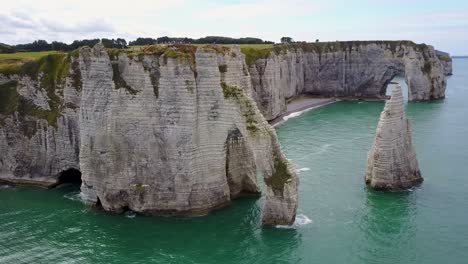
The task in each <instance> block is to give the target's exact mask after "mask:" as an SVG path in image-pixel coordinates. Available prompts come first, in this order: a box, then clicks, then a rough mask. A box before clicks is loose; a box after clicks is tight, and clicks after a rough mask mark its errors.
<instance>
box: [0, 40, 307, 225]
mask: <svg viewBox="0 0 468 264" xmlns="http://www.w3.org/2000/svg"><path fill="white" fill-rule="evenodd" d="M54 56H55V55H53V56H52V57H48V58H46V59H45V60H44V61H41V62H39V63H40V65H35V66H37V67H39V70H38V71H37V72H33V73H31V74H29V73H27V72H26V71H25V69H22V70H21V72H19V73H10V74H7V75H2V79H1V82H0V85H2V87H1V88H2V93H3V92H5V94H6V95H8V96H9V97H11V98H10V99H11V100H8V102H9V104H10V103H11V102H14V103H11V104H10V105H5V106H3V105H2V108H5V109H1V110H2V112H1V113H2V115H1V116H0V117H1V118H0V119H1V122H2V124H1V127H0V148H1V149H0V150H1V153H2V155H1V156H0V179H2V180H3V181H8V182H13V183H38V184H43V185H52V184H55V183H56V182H57V181H58V178H59V176H60V174H61V172H63V171H65V170H67V169H69V168H76V169H79V170H80V171H81V173H82V186H81V191H82V194H83V197H84V198H85V200H86V201H87V202H88V203H92V204H99V205H101V206H102V207H103V208H104V209H105V210H108V211H113V212H122V211H123V210H127V209H130V210H133V211H136V212H139V213H143V214H149V215H166V216H173V215H182V216H194V215H204V214H207V213H208V212H209V211H211V210H213V209H217V208H220V207H223V206H225V205H226V204H228V203H229V202H230V201H231V200H232V199H233V198H236V197H238V196H241V195H249V194H253V195H258V194H259V193H260V188H259V184H258V181H257V174H260V175H262V176H263V179H264V181H265V183H266V188H265V192H266V194H265V196H266V200H265V204H264V209H263V212H264V213H263V217H262V222H263V223H264V224H292V223H293V222H294V219H295V214H296V209H297V201H298V199H297V185H298V180H297V177H296V174H295V172H294V170H293V168H292V167H291V165H290V164H289V162H288V161H287V159H286V158H285V157H284V155H283V154H282V152H281V149H280V145H279V142H278V139H277V138H276V133H275V131H274V129H273V128H271V127H270V125H269V124H268V123H267V122H266V120H265V119H264V117H263V116H262V115H261V113H260V112H259V110H258V108H257V107H256V103H255V101H254V100H253V99H252V98H251V93H252V91H251V82H250V76H249V73H248V71H247V70H246V67H247V66H246V65H245V62H244V56H243V54H242V53H241V52H240V50H239V48H233V49H223V48H219V47H211V48H210V47H208V48H199V49H196V48H195V47H179V48H175V47H174V48H171V47H159V48H155V50H149V51H148V52H142V53H139V54H132V53H129V52H121V51H115V50H108V51H107V50H105V49H104V47H103V46H102V45H96V46H95V47H94V48H92V49H91V48H83V49H81V51H80V53H79V56H76V54H75V56H72V55H68V56H67V57H63V58H62V57H61V58H55V57H54ZM55 59H57V62H59V63H55V62H54V63H53V65H51V67H52V66H53V70H52V69H50V71H47V72H46V71H44V72H43V71H42V70H41V69H46V68H47V67H45V66H43V65H42V63H44V65H48V64H49V62H48V60H55ZM77 75H79V76H77Z"/></svg>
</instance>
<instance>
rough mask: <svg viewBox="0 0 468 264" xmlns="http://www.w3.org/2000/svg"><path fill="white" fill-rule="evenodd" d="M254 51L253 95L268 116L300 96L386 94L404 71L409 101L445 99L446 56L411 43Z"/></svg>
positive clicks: (448, 62)
mask: <svg viewBox="0 0 468 264" xmlns="http://www.w3.org/2000/svg"><path fill="white" fill-rule="evenodd" d="M246 51H247V52H246V54H247V55H248V54H249V53H252V55H251V57H252V58H250V59H249V58H248V61H250V62H251V63H250V67H249V71H250V75H251V78H252V84H253V89H254V97H255V100H256V101H257V103H258V106H259V108H260V110H261V112H262V113H263V114H264V116H265V118H266V119H267V120H272V119H274V118H276V117H278V116H279V115H280V114H281V113H283V112H284V111H285V109H286V100H287V99H290V98H294V97H296V96H298V95H300V94H311V95H318V96H325V97H354V98H380V99H382V98H384V97H385V91H386V87H387V85H388V83H389V82H390V81H391V80H392V79H393V78H394V77H395V76H397V75H405V77H406V82H407V84H408V87H409V100H410V101H420V100H432V99H439V98H444V97H445V88H446V77H445V75H446V74H449V72H451V59H450V57H449V56H448V54H445V55H443V54H442V53H440V52H439V53H437V54H436V51H435V50H434V48H433V47H432V46H427V45H424V44H420V45H418V44H415V43H413V42H410V41H369V42H330V43H307V44H296V45H291V46H283V47H275V48H273V49H272V50H271V52H266V53H263V54H258V53H254V52H253V51H252V50H246Z"/></svg>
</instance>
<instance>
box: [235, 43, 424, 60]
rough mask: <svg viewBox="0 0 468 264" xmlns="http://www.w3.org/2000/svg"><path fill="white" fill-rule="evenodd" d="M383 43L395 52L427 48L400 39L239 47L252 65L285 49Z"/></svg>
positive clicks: (322, 49) (346, 47)
mask: <svg viewBox="0 0 468 264" xmlns="http://www.w3.org/2000/svg"><path fill="white" fill-rule="evenodd" d="M370 44H377V45H385V46H386V47H387V48H388V49H390V50H391V51H392V52H393V53H395V52H396V50H397V47H401V46H411V47H413V48H414V49H415V50H417V51H423V50H425V49H427V48H428V46H427V45H426V44H416V43H414V42H413V41H409V40H401V41H391V40H369V41H331V42H309V43H306V42H304V43H291V44H276V45H270V46H264V47H257V48H253V47H249V46H246V47H241V50H242V53H244V55H245V61H246V63H247V65H249V66H251V65H253V64H254V63H255V62H256V61H257V60H259V59H266V58H268V57H269V56H270V54H271V53H274V54H277V55H278V54H280V53H282V52H287V51H296V50H299V49H301V50H302V51H304V52H312V53H318V54H320V55H321V54H323V53H331V52H340V51H351V50H352V49H353V48H354V47H359V46H362V45H370Z"/></svg>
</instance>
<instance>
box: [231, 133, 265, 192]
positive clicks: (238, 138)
mask: <svg viewBox="0 0 468 264" xmlns="http://www.w3.org/2000/svg"><path fill="white" fill-rule="evenodd" d="M226 179H227V182H228V185H229V191H230V195H231V199H234V198H236V197H239V196H250V195H260V188H259V186H258V184H257V168H256V165H255V157H254V153H253V151H252V149H251V148H250V147H249V144H247V142H246V138H245V137H244V136H243V135H242V133H241V132H240V130H239V129H238V128H234V129H232V130H230V131H229V132H228V136H227V139H226Z"/></svg>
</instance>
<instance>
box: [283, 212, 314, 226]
mask: <svg viewBox="0 0 468 264" xmlns="http://www.w3.org/2000/svg"><path fill="white" fill-rule="evenodd" d="M313 222H314V221H312V219H310V218H309V217H307V215H305V214H298V215H297V216H296V220H295V221H294V224H292V225H290V226H286V225H277V226H276V228H283V229H295V228H299V227H302V226H305V225H308V224H311V223H313Z"/></svg>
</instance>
